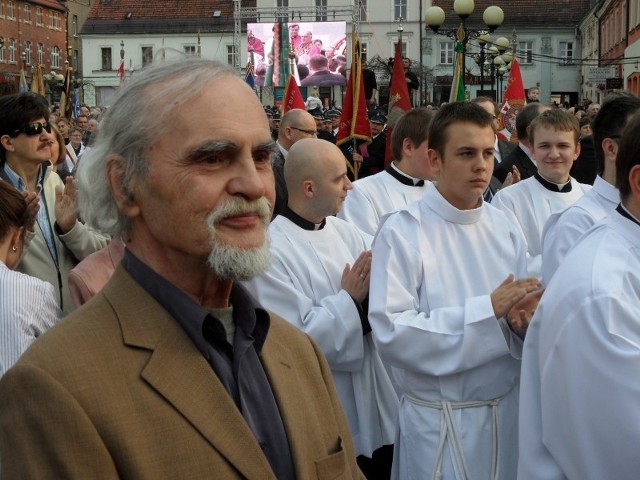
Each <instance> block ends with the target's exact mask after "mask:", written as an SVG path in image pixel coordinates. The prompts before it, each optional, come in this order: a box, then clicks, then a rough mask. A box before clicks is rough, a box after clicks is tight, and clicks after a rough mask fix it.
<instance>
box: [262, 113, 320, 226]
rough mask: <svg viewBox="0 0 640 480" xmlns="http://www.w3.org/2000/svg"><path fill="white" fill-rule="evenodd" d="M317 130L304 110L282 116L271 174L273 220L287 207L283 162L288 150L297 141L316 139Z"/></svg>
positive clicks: (312, 120)
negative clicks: (274, 196)
mask: <svg viewBox="0 0 640 480" xmlns="http://www.w3.org/2000/svg"><path fill="white" fill-rule="evenodd" d="M317 134H318V129H317V128H316V121H315V120H314V118H313V117H312V116H311V114H310V113H309V112H307V111H306V110H302V109H300V108H294V109H293V110H289V111H288V112H287V113H285V114H284V115H283V116H282V120H281V121H280V129H279V130H278V140H277V142H276V144H277V145H278V150H279V154H276V155H274V157H273V162H272V163H273V174H274V176H275V178H276V203H275V205H274V208H273V218H275V217H276V215H278V214H279V213H280V211H281V210H282V209H283V207H285V206H286V205H287V184H286V182H285V179H284V162H285V160H286V159H287V155H288V153H289V149H290V148H291V147H292V146H293V144H294V143H296V142H297V141H298V140H302V139H303V138H316V136H317Z"/></svg>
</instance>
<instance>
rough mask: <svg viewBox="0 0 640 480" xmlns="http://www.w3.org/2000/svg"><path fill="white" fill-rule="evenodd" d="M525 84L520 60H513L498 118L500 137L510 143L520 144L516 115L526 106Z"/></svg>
mask: <svg viewBox="0 0 640 480" xmlns="http://www.w3.org/2000/svg"><path fill="white" fill-rule="evenodd" d="M525 103H526V102H525V97H524V83H523V82H522V74H521V73H520V65H519V64H518V60H516V59H515V58H514V59H513V63H512V64H511V73H510V74H509V80H508V81H507V88H506V89H505V91H504V97H503V100H502V107H501V108H500V116H499V117H498V137H500V138H502V139H503V140H507V141H509V142H513V143H518V134H517V133H516V115H518V113H519V112H520V110H521V109H522V107H523V106H524V105H525Z"/></svg>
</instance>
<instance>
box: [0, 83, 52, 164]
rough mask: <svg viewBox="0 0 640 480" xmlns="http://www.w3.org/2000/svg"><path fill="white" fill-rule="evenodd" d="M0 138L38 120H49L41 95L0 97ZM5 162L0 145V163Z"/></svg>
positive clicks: (47, 106)
mask: <svg viewBox="0 0 640 480" xmlns="http://www.w3.org/2000/svg"><path fill="white" fill-rule="evenodd" d="M0 112H2V113H1V114H0V136H2V135H8V134H9V133H11V132H12V131H14V130H16V129H18V128H22V127H23V126H24V125H26V124H27V123H29V122H33V121H34V120H37V119H39V118H44V119H45V120H49V104H48V103H47V99H46V98H44V97H43V96H42V95H39V94H37V93H33V92H25V93H14V94H13V95H4V96H0ZM5 160H6V152H5V149H4V147H3V146H2V145H0V163H3V162H4V161H5Z"/></svg>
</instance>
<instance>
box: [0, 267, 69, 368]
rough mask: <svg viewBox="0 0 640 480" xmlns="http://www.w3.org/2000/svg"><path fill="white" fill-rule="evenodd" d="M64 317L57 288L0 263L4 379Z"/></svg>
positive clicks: (0, 349) (0, 353)
mask: <svg viewBox="0 0 640 480" xmlns="http://www.w3.org/2000/svg"><path fill="white" fill-rule="evenodd" d="M61 317H62V312H61V311H60V308H58V302H57V300H56V297H55V293H54V289H53V285H51V284H50V283H47V282H43V281H42V280H39V279H37V278H35V277H31V276H29V275H25V274H24V273H20V272H14V271H12V270H9V269H8V268H7V266H6V265H5V264H4V263H2V262H0V377H1V376H2V375H4V373H5V372H6V371H7V370H8V369H9V368H11V366H12V365H13V364H14V363H16V362H17V361H18V358H20V355H22V354H23V353H24V351H25V350H26V349H27V348H28V347H29V345H31V344H32V343H33V342H34V341H35V340H36V338H37V337H39V336H40V335H41V334H42V333H44V332H45V331H46V330H48V329H49V328H51V327H52V326H53V325H54V324H55V323H56V322H57V321H58V320H59V319H60V318H61Z"/></svg>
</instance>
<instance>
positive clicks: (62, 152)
mask: <svg viewBox="0 0 640 480" xmlns="http://www.w3.org/2000/svg"><path fill="white" fill-rule="evenodd" d="M51 135H53V136H55V137H56V142H58V158H52V159H51V164H52V165H58V164H60V163H62V162H64V158H65V157H66V155H67V147H66V146H65V144H64V137H63V136H62V134H61V133H60V130H58V127H56V126H55V125H51Z"/></svg>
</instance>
